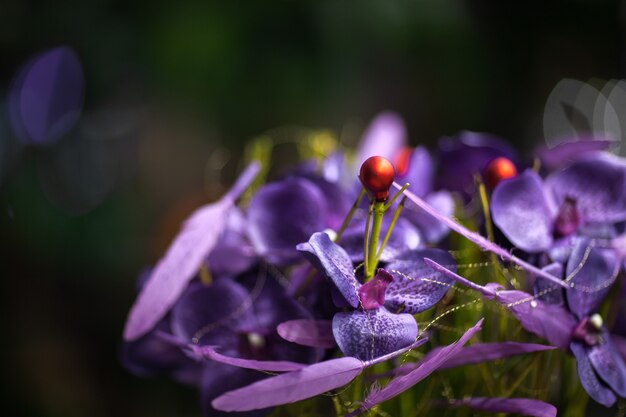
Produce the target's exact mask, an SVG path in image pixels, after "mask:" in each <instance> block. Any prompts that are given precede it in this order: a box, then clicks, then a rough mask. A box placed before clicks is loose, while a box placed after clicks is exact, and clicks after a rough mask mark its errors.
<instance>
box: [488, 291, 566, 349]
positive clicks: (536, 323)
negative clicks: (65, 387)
mask: <svg viewBox="0 0 626 417" xmlns="http://www.w3.org/2000/svg"><path fill="white" fill-rule="evenodd" d="M496 301H498V302H499V303H500V304H502V305H503V306H504V307H506V308H507V309H508V310H509V311H510V312H511V313H513V315H514V316H515V317H516V318H517V319H518V320H519V322H520V324H521V325H522V327H523V328H524V329H526V330H527V331H529V332H531V333H534V334H536V335H537V336H539V337H542V338H544V339H546V340H547V341H549V342H550V343H552V344H553V345H554V346H557V347H559V348H561V349H563V350H567V347H568V346H569V344H570V342H571V339H572V331H573V329H574V327H575V326H576V325H577V324H578V322H577V320H576V319H575V318H574V316H573V315H572V314H570V312H569V311H567V310H566V309H565V308H564V307H561V306H557V305H552V304H546V303H544V302H543V301H541V300H537V299H535V297H533V296H532V295H530V294H528V293H525V292H522V291H498V292H497V293H496Z"/></svg>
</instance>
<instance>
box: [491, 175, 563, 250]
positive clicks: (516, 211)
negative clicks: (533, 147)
mask: <svg viewBox="0 0 626 417" xmlns="http://www.w3.org/2000/svg"><path fill="white" fill-rule="evenodd" d="M491 212H492V214H493V222H494V223H495V224H496V226H498V228H499V229H500V230H501V231H502V233H504V235H505V236H506V237H507V238H508V239H509V240H510V241H511V243H513V244H514V245H515V246H517V247H519V248H520V249H522V250H524V251H526V252H529V253H535V252H543V251H545V250H547V249H548V248H549V247H550V246H551V245H552V222H553V218H554V214H553V212H552V210H551V208H550V207H549V205H548V201H547V199H546V196H545V194H544V187H543V183H542V181H541V178H539V175H537V173H535V172H534V171H531V170H527V171H525V172H524V173H522V174H520V175H518V176H517V177H514V178H511V179H508V180H505V181H502V182H500V183H499V184H498V185H497V186H496V188H495V190H494V191H493V196H492V198H491Z"/></svg>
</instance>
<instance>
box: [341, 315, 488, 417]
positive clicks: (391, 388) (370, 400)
mask: <svg viewBox="0 0 626 417" xmlns="http://www.w3.org/2000/svg"><path fill="white" fill-rule="evenodd" d="M482 322H483V319H480V320H479V321H478V323H476V324H475V325H474V327H471V328H470V329H468V330H467V331H466V332H465V334H463V336H461V338H460V339H459V340H457V341H456V342H454V343H452V344H450V345H448V346H444V347H442V348H441V349H439V351H437V352H436V353H434V354H433V355H431V356H430V358H429V359H428V360H425V361H423V362H422V364H421V366H420V367H419V368H417V369H414V370H413V371H411V372H409V373H408V374H406V375H403V376H399V377H397V378H394V379H392V380H391V381H390V382H389V383H388V384H387V385H386V386H385V387H384V388H382V389H381V390H380V391H376V392H373V393H371V394H370V395H368V396H367V397H366V398H365V400H364V401H363V405H362V406H361V407H360V408H359V409H358V410H356V411H354V412H353V413H350V416H356V415H358V414H360V413H362V412H364V411H366V410H369V409H370V408H372V407H374V406H375V405H377V404H380V403H382V402H383V401H387V400H389V399H391V398H393V397H395V396H397V395H399V394H401V393H403V392H404V391H406V390H408V389H409V388H411V387H412V386H413V385H415V384H417V383H418V382H420V381H421V380H423V379H424V378H426V377H427V376H429V375H430V374H432V373H433V372H435V371H436V370H437V369H439V368H441V367H442V366H444V365H445V363H446V362H447V361H448V360H449V359H450V358H452V357H454V356H455V355H456V354H457V353H458V352H459V351H460V350H461V349H462V348H463V345H464V344H465V343H467V342H468V341H469V339H471V337H472V336H473V335H474V333H476V332H477V331H478V330H480V328H481V325H482Z"/></svg>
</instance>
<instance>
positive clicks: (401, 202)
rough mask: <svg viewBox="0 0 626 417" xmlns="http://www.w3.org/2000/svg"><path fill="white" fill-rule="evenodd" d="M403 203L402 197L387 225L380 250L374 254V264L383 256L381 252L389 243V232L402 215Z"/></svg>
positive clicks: (404, 199)
mask: <svg viewBox="0 0 626 417" xmlns="http://www.w3.org/2000/svg"><path fill="white" fill-rule="evenodd" d="M405 201H406V197H404V198H403V199H402V200H401V201H400V204H398V207H397V208H396V211H395V213H393V218H392V219H391V224H390V225H389V228H388V229H387V233H385V238H384V239H383V244H382V245H380V249H379V250H378V253H377V254H376V263H378V260H379V259H380V256H381V255H382V254H383V250H384V249H385V246H386V245H387V242H388V241H389V237H390V236H391V231H392V230H393V228H394V226H395V225H396V222H397V221H398V217H400V213H402V209H403V208H404V202H405Z"/></svg>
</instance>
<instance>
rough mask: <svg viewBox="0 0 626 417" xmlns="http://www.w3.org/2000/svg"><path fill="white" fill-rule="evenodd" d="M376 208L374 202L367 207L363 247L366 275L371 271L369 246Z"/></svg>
mask: <svg viewBox="0 0 626 417" xmlns="http://www.w3.org/2000/svg"><path fill="white" fill-rule="evenodd" d="M373 210H374V204H373V203H372V204H370V206H369V208H368V209H367V219H366V220H365V239H363V240H364V248H363V263H364V264H365V275H367V271H369V269H370V268H369V256H368V253H369V246H370V223H371V220H372V211H373Z"/></svg>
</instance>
